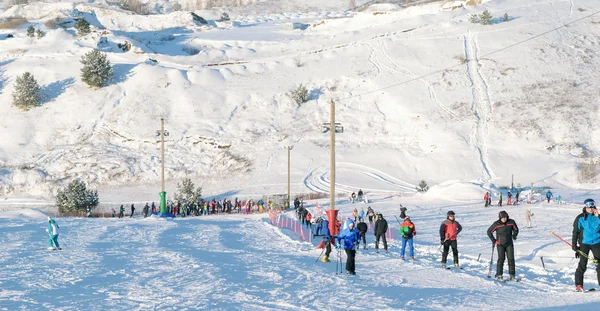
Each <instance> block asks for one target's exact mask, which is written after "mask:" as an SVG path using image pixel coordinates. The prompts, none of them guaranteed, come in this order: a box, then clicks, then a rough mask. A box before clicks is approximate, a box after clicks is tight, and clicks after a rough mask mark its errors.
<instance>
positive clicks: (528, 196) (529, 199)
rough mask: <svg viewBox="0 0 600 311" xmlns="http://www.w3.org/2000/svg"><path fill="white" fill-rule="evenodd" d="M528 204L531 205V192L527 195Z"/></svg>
mask: <svg viewBox="0 0 600 311" xmlns="http://www.w3.org/2000/svg"><path fill="white" fill-rule="evenodd" d="M527 204H531V190H530V191H529V193H528V194H527Z"/></svg>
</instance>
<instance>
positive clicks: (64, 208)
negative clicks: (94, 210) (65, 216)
mask: <svg viewBox="0 0 600 311" xmlns="http://www.w3.org/2000/svg"><path fill="white" fill-rule="evenodd" d="M98 203H100V200H99V198H98V191H96V190H87V189H86V186H85V183H84V182H82V181H81V180H79V179H75V180H73V181H72V182H70V183H69V185H68V186H67V187H66V188H65V189H59V190H58V194H57V195H56V205H57V206H58V211H59V212H60V213H67V212H76V211H78V210H80V209H83V208H85V207H87V206H89V207H95V206H97V205H98Z"/></svg>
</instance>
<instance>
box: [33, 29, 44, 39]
mask: <svg viewBox="0 0 600 311" xmlns="http://www.w3.org/2000/svg"><path fill="white" fill-rule="evenodd" d="M35 34H36V35H37V38H38V39H41V38H43V37H44V32H43V31H41V30H39V29H38V30H36V31H35Z"/></svg>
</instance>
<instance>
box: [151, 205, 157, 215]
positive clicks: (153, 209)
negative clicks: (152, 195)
mask: <svg viewBox="0 0 600 311" xmlns="http://www.w3.org/2000/svg"><path fill="white" fill-rule="evenodd" d="M151 207H152V214H154V213H156V205H154V202H152V206H151Z"/></svg>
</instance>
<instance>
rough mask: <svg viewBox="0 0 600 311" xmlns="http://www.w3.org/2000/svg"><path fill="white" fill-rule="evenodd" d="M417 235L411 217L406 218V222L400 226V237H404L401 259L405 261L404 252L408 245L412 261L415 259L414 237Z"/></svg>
mask: <svg viewBox="0 0 600 311" xmlns="http://www.w3.org/2000/svg"><path fill="white" fill-rule="evenodd" d="M416 234H417V229H416V228H415V224H413V222H412V221H411V220H410V217H409V216H406V217H405V218H404V221H403V222H402V224H401V225H400V235H402V248H400V259H402V260H404V250H405V249H406V244H408V254H409V256H410V260H414V259H415V249H414V246H413V237H414V236H415V235H416Z"/></svg>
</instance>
